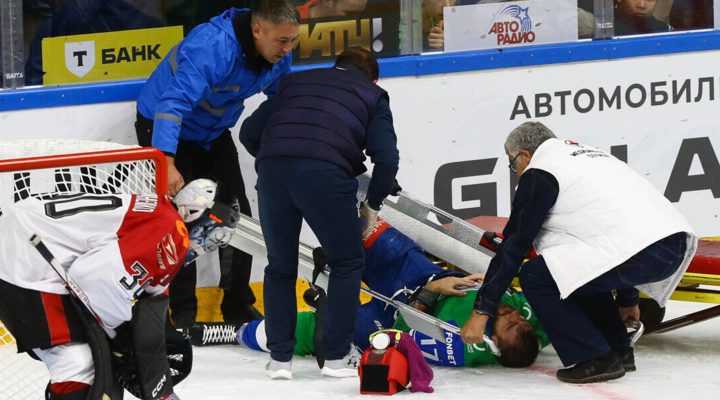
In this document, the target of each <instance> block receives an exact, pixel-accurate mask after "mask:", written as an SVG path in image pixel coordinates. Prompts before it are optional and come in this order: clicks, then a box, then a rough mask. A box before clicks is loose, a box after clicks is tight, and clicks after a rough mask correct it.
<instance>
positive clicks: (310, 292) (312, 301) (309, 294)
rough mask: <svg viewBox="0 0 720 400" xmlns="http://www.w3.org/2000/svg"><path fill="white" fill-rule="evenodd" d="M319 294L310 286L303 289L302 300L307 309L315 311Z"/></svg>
mask: <svg viewBox="0 0 720 400" xmlns="http://www.w3.org/2000/svg"><path fill="white" fill-rule="evenodd" d="M320 296H321V293H320V292H319V291H318V290H317V289H314V288H313V287H312V286H311V287H309V288H307V289H305V292H304V293H303V300H305V304H307V305H308V307H310V308H312V309H313V311H315V310H317V308H318V302H319V301H320Z"/></svg>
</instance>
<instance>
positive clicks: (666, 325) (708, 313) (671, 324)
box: [645, 306, 720, 335]
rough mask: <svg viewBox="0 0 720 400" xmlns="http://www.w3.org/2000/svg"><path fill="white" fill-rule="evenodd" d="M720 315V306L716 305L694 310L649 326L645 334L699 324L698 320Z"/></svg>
mask: <svg viewBox="0 0 720 400" xmlns="http://www.w3.org/2000/svg"><path fill="white" fill-rule="evenodd" d="M719 315H720V306H714V307H710V308H706V309H704V310H700V311H697V312H694V313H692V314H688V315H684V316H682V317H678V318H675V319H671V320H669V321H665V322H661V323H659V324H657V325H653V326H650V327H647V328H646V329H645V334H646V335H649V334H651V333H664V332H670V331H674V330H675V329H679V328H682V327H684V326H688V325H692V324H697V323H698V322H702V321H706V320H708V319H711V318H715V317H717V316H719Z"/></svg>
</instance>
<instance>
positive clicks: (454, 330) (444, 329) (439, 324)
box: [360, 287, 460, 342]
mask: <svg viewBox="0 0 720 400" xmlns="http://www.w3.org/2000/svg"><path fill="white" fill-rule="evenodd" d="M360 291H362V292H363V293H365V294H368V295H370V296H371V297H373V298H375V299H378V300H380V301H382V302H383V303H385V304H388V305H391V306H393V307H395V308H396V309H397V310H398V311H399V312H400V315H402V317H403V319H404V320H405V323H406V324H407V325H408V327H410V329H414V330H416V331H418V332H422V333H424V334H426V335H428V336H430V337H432V338H434V339H436V340H439V341H441V342H445V340H446V339H447V336H448V333H450V334H455V335H459V334H460V328H459V327H457V326H455V325H451V324H449V323H447V322H445V321H443V320H441V319H439V318H437V317H434V316H432V315H430V314H426V313H424V312H422V311H420V310H418V309H416V308H414V307H411V306H409V305H407V304H405V303H403V302H401V301H397V300H393V299H391V298H389V297H387V296H385V295H383V294H381V293H378V292H376V291H374V290H372V289H368V288H364V287H361V288H360Z"/></svg>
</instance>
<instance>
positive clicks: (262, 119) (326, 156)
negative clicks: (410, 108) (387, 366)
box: [240, 49, 399, 379]
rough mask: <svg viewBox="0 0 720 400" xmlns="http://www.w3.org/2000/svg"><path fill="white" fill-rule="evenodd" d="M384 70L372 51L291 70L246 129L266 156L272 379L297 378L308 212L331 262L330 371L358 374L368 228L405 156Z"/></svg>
mask: <svg viewBox="0 0 720 400" xmlns="http://www.w3.org/2000/svg"><path fill="white" fill-rule="evenodd" d="M378 72H379V69H378V64H377V61H376V60H375V58H374V57H373V56H372V54H371V53H370V52H368V51H366V50H363V49H349V50H346V51H344V52H343V53H342V54H340V55H339V56H338V58H337V60H336V62H335V66H334V67H332V68H324V69H315V70H308V71H304V72H299V73H296V74H291V75H288V76H287V77H285V78H283V80H282V82H281V84H280V90H279V91H278V95H277V96H275V97H273V98H271V99H269V100H267V101H266V102H265V103H263V104H262V105H260V107H259V108H258V110H257V111H256V112H255V113H253V114H252V115H251V116H250V117H249V118H248V119H247V120H246V121H245V122H244V123H243V125H242V128H241V129H240V141H241V142H242V144H243V145H244V146H245V148H247V150H248V151H249V152H250V154H252V155H253V156H255V157H256V160H257V161H256V167H257V170H258V183H257V188H258V200H259V207H260V224H261V226H262V230H263V235H264V236H265V243H266V244H267V250H268V262H269V265H268V266H267V268H266V269H265V280H264V298H265V323H266V332H267V335H268V348H269V349H270V362H269V363H268V366H267V368H266V369H267V373H268V375H270V377H271V378H284V379H291V378H292V372H291V365H290V364H291V359H292V355H293V346H294V343H295V339H294V338H295V332H294V331H295V320H296V315H297V314H296V298H295V281H296V279H297V268H298V240H299V236H300V228H301V225H302V220H303V218H304V219H305V220H306V221H307V222H308V225H309V226H310V228H312V230H313V232H314V233H315V235H316V236H317V238H318V239H319V240H320V243H321V244H322V247H323V249H325V251H326V253H327V259H328V265H329V266H330V269H331V272H330V281H329V284H328V299H327V320H326V321H327V323H326V325H325V326H326V327H330V329H326V330H325V335H324V339H325V359H326V360H327V361H325V362H324V365H323V368H322V371H321V373H322V374H323V375H326V376H334V377H351V376H357V363H358V361H359V354H358V353H357V351H356V350H355V349H354V348H353V347H352V346H351V341H352V337H353V327H354V325H355V317H356V315H357V307H358V295H359V292H360V277H361V275H362V271H363V268H364V260H363V248H362V235H363V233H365V232H363V231H364V230H369V229H367V227H372V226H373V225H374V222H375V220H376V218H377V211H378V210H379V209H380V206H381V204H382V201H383V200H384V199H385V197H386V196H387V195H388V194H390V193H391V191H392V190H393V187H394V179H395V174H396V173H397V169H398V162H399V154H398V150H397V146H396V143H397V139H396V136H395V130H394V128H393V124H392V113H391V112H390V104H389V97H388V94H387V92H385V91H384V90H383V89H381V88H380V87H379V86H377V85H376V84H375V82H376V81H377V79H378ZM363 150H365V151H366V152H367V154H368V155H369V156H370V158H371V161H372V162H373V164H374V167H373V173H372V180H371V181H370V186H369V187H368V195H367V198H366V200H365V201H364V202H363V203H362V205H361V207H360V213H361V215H362V217H363V218H361V219H360V220H359V219H358V210H357V200H356V190H357V182H356V181H355V179H354V177H355V176H357V175H359V174H361V173H363V172H364V171H365V170H366V168H365V166H364V164H363V162H364V161H365V155H364V154H363ZM367 233H369V232H367ZM321 364H322V361H321Z"/></svg>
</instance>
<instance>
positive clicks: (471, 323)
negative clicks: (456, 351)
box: [460, 311, 490, 344]
mask: <svg viewBox="0 0 720 400" xmlns="http://www.w3.org/2000/svg"><path fill="white" fill-rule="evenodd" d="M489 318H490V317H488V316H487V315H485V314H478V313H476V312H475V311H472V314H471V315H470V319H469V320H468V321H467V323H465V326H463V328H462V329H461V330H460V337H461V338H462V341H463V343H465V344H473V343H482V342H484V341H485V339H483V336H484V335H485V325H486V324H487V322H488V319H489Z"/></svg>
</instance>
